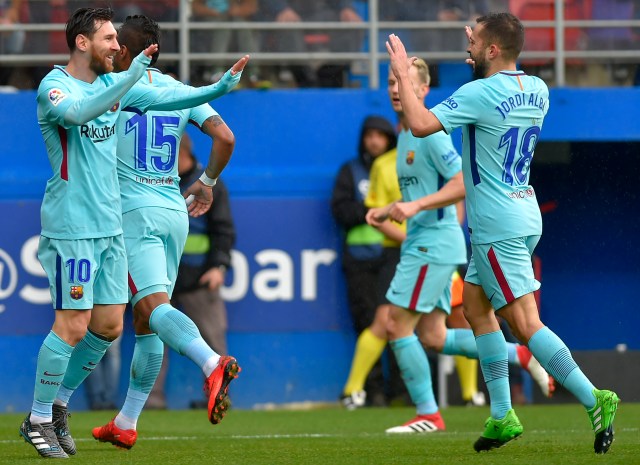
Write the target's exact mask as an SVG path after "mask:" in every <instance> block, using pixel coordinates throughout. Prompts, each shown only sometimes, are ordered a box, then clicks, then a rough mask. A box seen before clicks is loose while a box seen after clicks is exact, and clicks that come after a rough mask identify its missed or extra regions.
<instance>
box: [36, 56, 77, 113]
mask: <svg viewBox="0 0 640 465" xmlns="http://www.w3.org/2000/svg"><path fill="white" fill-rule="evenodd" d="M73 89H74V85H73V78H72V77H71V76H70V75H69V73H67V72H66V71H65V69H64V67H62V66H55V67H54V68H53V69H52V70H51V71H49V73H47V75H46V76H45V77H44V78H43V79H42V81H40V84H39V85H38V90H37V100H38V101H39V102H44V101H50V102H51V103H52V104H53V105H54V106H57V105H58V104H59V103H60V102H61V101H62V100H64V99H65V98H66V97H67V96H68V95H71V94H72V93H73Z"/></svg>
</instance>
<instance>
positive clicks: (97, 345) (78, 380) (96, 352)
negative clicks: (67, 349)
mask: <svg viewBox="0 0 640 465" xmlns="http://www.w3.org/2000/svg"><path fill="white" fill-rule="evenodd" d="M110 345H111V341H108V340H106V339H104V338H103V337H101V336H100V335H98V334H96V333H93V332H92V331H90V330H87V334H85V336H84V337H83V338H82V340H80V342H78V344H77V345H76V346H75V348H74V349H73V352H72V353H71V359H70V360H69V366H68V367H67V372H66V374H65V375H64V379H63V380H62V385H61V386H60V390H59V391H58V395H57V397H56V403H57V404H60V405H63V406H66V405H67V404H68V403H69V399H70V398H71V395H72V394H73V393H74V392H75V390H76V389H78V386H80V384H82V382H83V381H84V380H85V379H86V378H87V376H89V375H90V374H91V372H92V371H93V369H94V368H95V367H96V365H97V364H98V363H99V362H100V360H102V357H103V356H104V354H105V352H106V351H107V349H108V348H109V346H110Z"/></svg>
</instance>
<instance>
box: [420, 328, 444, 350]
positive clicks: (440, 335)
mask: <svg viewBox="0 0 640 465" xmlns="http://www.w3.org/2000/svg"><path fill="white" fill-rule="evenodd" d="M418 337H419V338H420V343H421V344H422V345H423V347H424V348H425V349H429V350H434V351H436V352H442V349H443V347H444V341H445V339H446V338H447V329H446V327H445V326H443V327H442V328H434V327H431V328H429V330H428V331H425V330H422V331H420V332H419V334H418Z"/></svg>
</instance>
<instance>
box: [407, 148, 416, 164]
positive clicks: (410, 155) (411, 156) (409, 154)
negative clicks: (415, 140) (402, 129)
mask: <svg viewBox="0 0 640 465" xmlns="http://www.w3.org/2000/svg"><path fill="white" fill-rule="evenodd" d="M415 157H416V153H415V152H414V151H413V150H409V151H408V152H407V165H413V159H414V158H415Z"/></svg>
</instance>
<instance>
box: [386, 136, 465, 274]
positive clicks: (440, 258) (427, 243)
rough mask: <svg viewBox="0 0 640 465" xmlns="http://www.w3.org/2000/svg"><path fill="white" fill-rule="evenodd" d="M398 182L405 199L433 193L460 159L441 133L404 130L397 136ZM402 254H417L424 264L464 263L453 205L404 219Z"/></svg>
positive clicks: (454, 170)
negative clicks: (404, 236) (423, 133)
mask: <svg viewBox="0 0 640 465" xmlns="http://www.w3.org/2000/svg"><path fill="white" fill-rule="evenodd" d="M396 166H397V172H398V183H399V184H400V191H401V192H402V200H403V201H405V202H408V201H413V200H417V199H419V198H421V197H424V196H426V195H429V194H433V193H434V192H437V191H438V190H439V189H441V188H442V186H444V185H445V184H446V183H447V181H448V180H449V179H451V178H452V177H453V176H454V175H456V174H457V173H459V172H460V170H461V166H462V162H461V159H460V155H459V154H458V152H456V149H455V148H454V147H453V143H452V142H451V137H450V136H448V135H447V134H445V133H443V132H439V133H436V134H432V135H430V136H428V137H423V138H418V137H415V136H413V134H411V132H410V131H407V130H404V131H402V132H401V133H400V135H399V136H398V156H397V161H396ZM402 254H403V255H404V254H410V255H415V256H417V257H421V258H422V259H423V260H424V261H425V262H427V263H434V264H448V265H457V264H462V263H466V261H467V251H466V246H465V239H464V234H463V232H462V229H461V228H460V224H459V223H458V218H457V215H456V207H455V205H449V206H448V207H444V208H438V209H437V210H424V211H421V212H419V213H418V214H416V215H415V216H413V217H412V218H409V219H408V220H407V238H406V240H405V241H404V242H403V243H402Z"/></svg>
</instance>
